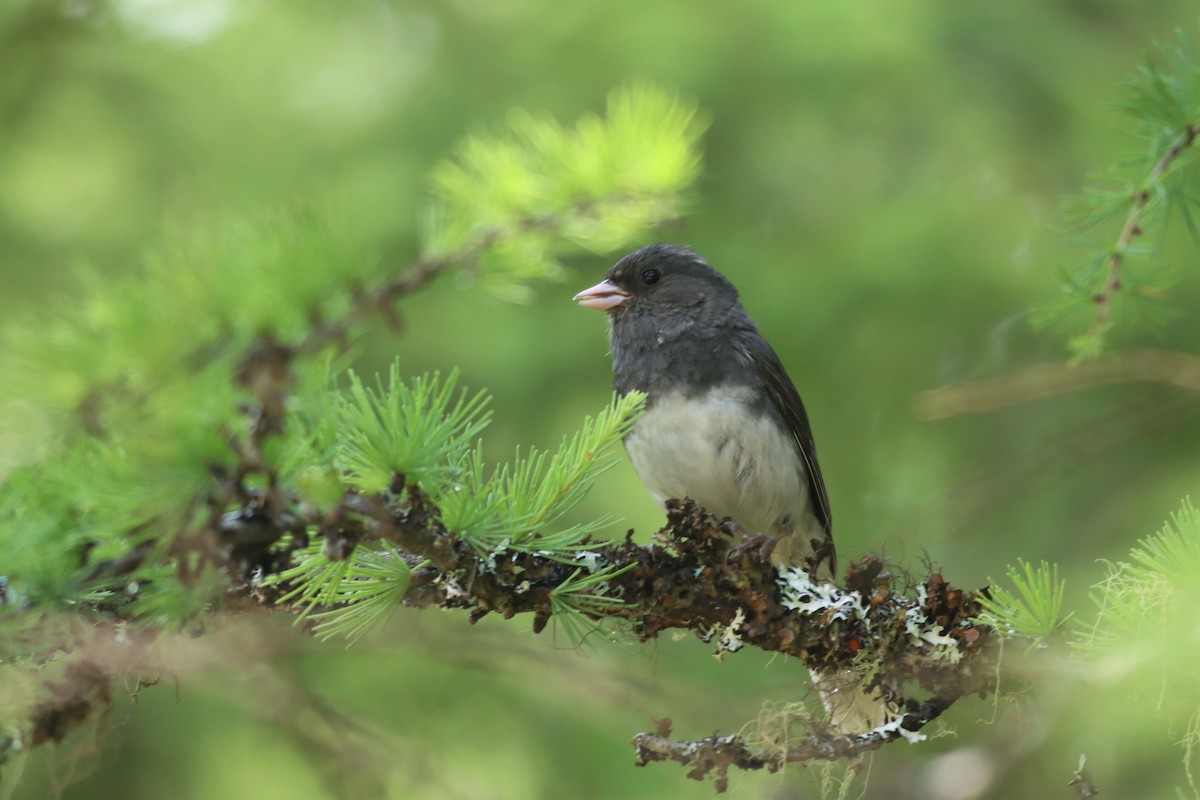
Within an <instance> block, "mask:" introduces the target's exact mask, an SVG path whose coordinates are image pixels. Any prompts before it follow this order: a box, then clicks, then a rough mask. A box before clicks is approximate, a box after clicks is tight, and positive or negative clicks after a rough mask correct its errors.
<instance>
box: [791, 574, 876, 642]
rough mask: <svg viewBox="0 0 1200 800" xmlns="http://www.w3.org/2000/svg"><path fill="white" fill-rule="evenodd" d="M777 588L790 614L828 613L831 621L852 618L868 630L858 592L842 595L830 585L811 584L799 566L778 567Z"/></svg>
mask: <svg viewBox="0 0 1200 800" xmlns="http://www.w3.org/2000/svg"><path fill="white" fill-rule="evenodd" d="M779 587H780V589H782V590H783V607H784V608H786V609H788V610H789V611H799V612H800V613H802V614H816V613H819V612H827V613H829V614H831V619H851V618H855V619H858V620H860V621H862V623H863V624H864V625H865V626H866V627H867V629H868V630H870V627H871V621H870V620H869V619H868V618H867V615H866V612H865V611H864V609H863V598H862V595H861V594H859V593H858V592H843V591H842V590H840V589H838V588H837V587H836V586H834V585H833V584H829V583H814V582H813V580H812V578H810V577H809V576H808V573H807V572H805V571H804V570H802V569H800V568H799V567H780V568H779Z"/></svg>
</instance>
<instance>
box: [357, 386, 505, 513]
mask: <svg viewBox="0 0 1200 800" xmlns="http://www.w3.org/2000/svg"><path fill="white" fill-rule="evenodd" d="M457 380H458V373H457V372H452V373H451V374H450V376H449V377H448V378H446V379H445V380H442V379H441V378H440V377H439V376H437V375H432V376H429V375H427V376H424V377H419V378H417V379H416V380H414V381H413V382H412V385H411V386H409V385H408V384H406V383H405V382H404V381H403V380H401V378H400V367H399V364H397V363H393V364H392V367H391V371H390V372H389V375H388V381H387V383H386V384H384V383H383V382H382V381H380V380H376V385H375V388H374V389H372V388H369V387H367V386H366V385H365V384H364V383H363V381H362V379H361V378H359V377H358V375H357V374H355V373H354V372H351V373H350V389H349V391H348V392H347V394H346V395H345V396H344V398H343V401H342V403H341V407H340V415H339V416H340V419H339V423H338V430H339V431H341V433H342V436H343V440H342V444H341V448H340V450H339V452H338V453H337V457H336V463H337V465H338V466H339V467H340V468H341V469H343V470H345V472H346V483H347V484H349V485H350V486H353V487H355V488H357V489H359V490H361V491H363V492H366V493H370V494H374V493H378V492H382V491H384V490H386V489H387V488H388V486H389V485H390V484H391V482H392V478H393V476H394V475H395V474H397V473H399V474H401V475H403V476H404V477H405V478H406V479H407V480H409V481H412V482H414V483H419V484H422V485H427V488H428V487H431V486H436V485H438V484H441V483H443V482H445V481H447V480H451V479H453V478H454V477H456V476H457V474H458V472H459V470H460V466H459V465H461V464H462V462H463V461H464V458H465V456H466V454H467V452H468V451H469V449H470V447H471V443H472V441H473V440H474V438H475V437H476V436H478V434H479V433H480V431H482V430H483V429H484V428H485V427H486V426H487V424H488V422H489V420H490V418H491V412H490V411H488V410H487V408H486V406H487V403H488V398H487V396H486V395H485V394H484V393H483V392H479V393H477V394H475V395H471V396H468V395H467V394H466V392H465V391H463V392H459V393H458V394H455V392H454V388H455V383H456V382H457Z"/></svg>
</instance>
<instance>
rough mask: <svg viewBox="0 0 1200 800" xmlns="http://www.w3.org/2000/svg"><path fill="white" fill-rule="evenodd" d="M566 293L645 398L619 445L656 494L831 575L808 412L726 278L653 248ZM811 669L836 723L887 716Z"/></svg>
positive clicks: (826, 513)
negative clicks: (603, 320) (729, 523)
mask: <svg viewBox="0 0 1200 800" xmlns="http://www.w3.org/2000/svg"><path fill="white" fill-rule="evenodd" d="M574 300H575V302H576V303H578V304H579V305H580V306H583V307H585V308H590V309H596V310H599V311H604V312H606V314H607V317H608V322H609V344H610V349H611V354H612V381H613V390H614V391H615V392H616V393H617V394H618V395H620V396H624V395H626V394H628V393H629V392H631V391H635V390H636V391H640V392H643V393H645V395H646V401H645V410H644V412H643V414H642V415H641V417H639V418H638V420H637V421H636V422H635V423H634V425H633V427H632V429H631V431H630V432H629V434H628V435H627V436H626V438H625V448H626V451H627V453H628V454H629V458H630V461H632V463H633V467H634V469H635V471H636V472H637V474H638V476H639V477H640V478H641V481H642V483H643V484H644V485H645V487H646V489H647V490H648V491H649V493H650V495H651V496H652V497H653V498H654V500H655V501H656V502H657V503H658V504H659V505H660V506H665V505H666V503H667V501H668V500H683V499H684V498H691V499H692V500H694V501H695V502H696V503H697V504H699V505H700V506H702V507H704V508H705V509H707V510H708V511H709V512H711V513H712V514H713V515H715V516H717V517H728V518H730V519H731V520H733V521H734V522H735V523H737V524H738V525H739V526H740V527H741V528H742V529H743V530H744V531H746V532H747V533H748V534H751V535H762V536H764V537H766V540H767V541H768V543H769V544H768V546H770V544H773V545H774V547H773V550H772V551H771V561H772V562H773V563H774V564H776V565H778V566H782V567H800V568H802V569H805V570H806V571H807V572H808V573H809V576H810V579H811V580H813V581H819V582H823V583H833V578H834V575H835V574H836V569H837V556H836V552H835V549H834V546H833V517H832V514H831V511H830V507H829V496H828V493H827V492H826V489H825V481H824V478H823V477H822V475H821V468H820V466H819V464H818V462H817V451H816V444H815V442H814V440H813V433H812V428H811V426H810V424H809V419H808V414H807V412H806V411H805V408H804V403H803V402H802V401H801V399H800V394H799V392H798V391H797V390H796V386H795V384H794V383H793V382H792V380H791V378H790V377H789V376H788V374H787V371H786V370H785V369H784V367H783V364H782V362H781V361H780V359H779V356H778V355H776V353H775V351H774V350H773V349H772V348H771V346H770V345H769V344H768V343H767V341H766V339H764V338H763V336H762V334H761V333H759V330H758V326H757V325H755V323H754V320H753V319H752V318H751V317H750V314H749V313H748V312H747V311H746V309H745V308H743V306H742V304H741V301H740V299H739V296H738V291H737V289H736V288H735V287H734V285H733V284H732V283H731V282H730V281H729V279H728V278H726V277H725V276H724V275H722V274H721V273H720V272H718V271H717V270H716V269H714V268H713V267H711V266H710V265H709V264H708V262H707V261H705V260H704V259H703V258H701V257H700V256H699V255H697V254H696V253H695V252H694V251H693V250H691V249H689V248H687V247H683V246H680V245H671V244H654V245H650V246H648V247H643V248H641V249H640V250H637V251H635V252H633V253H630V254H629V255H627V256H625V257H624V258H622V259H620V260H619V261H617V262H616V263H615V264H614V265H613V266H612V267H611V268H609V270H608V271H607V272H606V273H605V276H604V280H603V281H601V282H600V283H598V284H596V285H595V286H593V287H591V288H589V289H585V290H584V291H582V292H580V293H579V294H577V295H575V297H574ZM813 679H814V681H815V682H816V684H817V688H818V691H819V693H820V694H821V696H822V699H823V701H824V703H825V706H826V709H827V711H828V712H829V713H830V716H831V722H832V724H833V726H834V727H835V728H836V729H838V730H839V731H841V732H843V733H858V732H864V728H863V726H867V727H866V728H865V730H870V729H871V728H873V727H875V726H877V725H880V724H883V723H884V722H886V721H887V716H888V713H887V709H886V706H885V704H884V703H883V702H882V700H881V698H880V697H879V696H878V694H877V693H873V692H871V691H869V690H867V689H866V688H864V687H863V686H861V682H860V681H859V680H858V679H857V678H856V677H854V676H852V675H850V674H848V673H835V672H830V671H821V672H818V671H814V672H813Z"/></svg>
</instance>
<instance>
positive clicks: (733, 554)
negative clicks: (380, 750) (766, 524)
mask: <svg viewBox="0 0 1200 800" xmlns="http://www.w3.org/2000/svg"><path fill="white" fill-rule="evenodd" d="M395 484H396V486H395V488H397V489H398V490H399V491H398V492H397V494H395V495H390V496H388V497H376V498H365V497H361V496H351V497H350V498H348V499H347V503H346V505H345V507H344V508H343V509H342V511H341V512H340V513H339V514H334V515H328V514H326V515H325V517H324V526H325V527H324V529H323V530H322V535H324V536H326V540H327V542H328V541H338V542H342V543H346V542H351V541H357V540H359V539H360V538H364V537H365V538H370V539H382V540H384V541H387V542H388V543H390V544H392V545H394V546H395V547H397V548H399V550H400V551H402V552H403V553H404V554H406V555H407V556H410V557H411V559H410V560H411V561H412V562H413V563H418V562H424V563H425V565H424V566H418V567H417V568H416V569H415V570H414V571H413V573H412V578H411V583H410V585H409V588H408V590H407V592H406V594H405V595H404V604H405V605H407V606H410V607H416V608H421V607H428V606H435V607H440V608H443V609H461V610H465V611H467V612H468V614H469V619H470V620H471V621H475V620H478V619H480V618H481V617H483V616H485V615H486V614H489V613H499V614H502V615H503V616H505V617H512V616H515V615H517V614H530V615H532V616H533V620H534V622H533V629H534V631H535V632H536V631H541V630H542V629H543V628H544V627H545V625H546V623H547V622H548V621H549V620H550V619H551V617H552V616H553V615H554V613H555V609H554V603H553V601H552V596H553V594H554V593H555V591H556V590H559V589H560V588H561V587H563V586H565V585H566V584H567V583H568V582H569V581H570V580H572V578H573V577H574V576H575V575H577V574H578V573H579V572H580V571H581V570H586V571H588V572H592V573H594V572H597V571H600V570H610V571H612V572H613V574H612V576H611V577H610V578H608V579H607V580H606V581H605V582H604V583H603V584H601V585H599V586H597V587H596V588H595V589H594V590H593V593H592V602H591V603H590V604H589V606H588V610H587V615H588V616H589V617H591V618H592V619H594V620H596V621H603V620H614V621H619V622H620V623H621V624H622V627H623V628H624V629H626V630H628V631H629V632H630V633H631V634H632V635H633V636H635V637H636V638H637V639H638V640H641V641H646V640H649V639H652V638H654V637H655V636H657V635H658V634H659V633H661V632H662V631H666V630H689V631H692V632H693V633H695V634H696V635H697V636H699V637H700V638H702V639H703V640H704V641H708V642H711V643H713V645H714V648H715V650H716V651H717V652H718V653H731V652H736V651H737V650H740V649H742V648H743V647H746V646H752V647H757V648H759V649H762V650H766V651H770V652H777V653H781V654H784V655H787V656H791V657H794V658H796V659H798V660H800V661H802V662H804V663H805V664H807V665H808V666H810V667H817V668H822V669H829V668H831V667H838V668H842V669H854V668H855V666H856V665H861V664H862V663H864V662H866V661H870V663H871V669H870V670H862V673H863V674H864V675H865V674H868V673H869V674H870V676H871V677H870V678H869V679H867V680H869V685H870V686H872V687H874V688H876V689H877V690H878V691H880V692H882V693H883V694H885V695H886V696H888V697H889V698H891V699H892V701H894V703H895V707H897V708H900V709H902V711H903V714H902V716H901V717H899V718H898V719H895V720H892V721H890V722H888V723H887V724H885V725H882V726H880V727H879V728H876V729H875V730H871V731H863V732H862V734H861V735H859V736H856V737H849V736H842V735H836V734H832V733H828V732H823V731H814V732H812V733H810V734H809V735H808V736H806V737H805V738H804V739H802V740H801V741H799V742H794V743H791V744H790V746H789V747H788V748H787V749H786V751H778V752H776V751H771V752H765V751H764V752H757V751H754V750H753V749H752V748H750V747H749V746H748V745H747V744H746V743H745V742H744V741H743V740H741V739H739V738H738V737H730V736H713V737H709V738H708V739H704V740H701V741H698V742H671V741H670V740H669V738H668V735H667V734H666V733H664V732H662V731H659V732H655V733H644V734H639V735H638V736H637V737H635V740H634V746H635V749H636V751H637V754H638V759H639V761H640V762H641V763H646V762H649V761H661V760H673V761H678V762H681V763H684V764H686V765H687V766H689V767H690V768H691V769H690V772H689V775H690V776H691V777H697V778H698V777H703V776H706V775H709V774H710V773H712V775H713V777H714V778H715V780H716V781H717V784H718V786H720V785H721V784H722V783H723V781H724V775H725V773H726V771H727V770H728V768H729V767H730V766H738V767H741V768H744V769H762V768H767V769H772V770H773V769H778V768H779V767H780V766H782V765H783V764H784V763H789V762H801V761H809V760H817V759H824V760H829V759H836V758H852V757H855V756H857V755H859V754H862V753H865V752H867V751H870V750H874V749H877V748H879V747H881V746H883V745H884V744H886V743H887V742H890V741H893V740H895V739H899V738H904V739H907V740H909V741H916V740H919V739H920V738H923V736H922V735H921V734H920V733H919V731H920V730H921V728H922V727H924V726H925V725H926V724H928V723H929V722H930V721H932V720H933V719H935V718H936V717H937V716H939V715H940V714H941V713H942V712H943V711H944V710H945V709H946V708H948V707H949V706H950V705H952V704H953V703H954V702H955V701H956V700H958V699H959V698H961V697H963V696H966V695H970V694H979V693H986V692H988V691H990V689H991V688H992V681H993V679H994V674H995V666H996V658H997V656H998V652H997V650H998V648H997V645H998V638H997V637H996V636H995V634H994V632H993V631H992V630H991V629H989V628H987V627H986V626H982V625H980V624H979V623H978V622H976V621H975V619H974V617H975V615H976V614H977V613H978V610H979V607H978V603H977V602H976V600H975V598H974V596H973V595H971V594H968V593H965V592H963V591H961V590H959V589H956V588H953V587H952V586H950V585H949V584H948V583H947V582H946V581H945V580H944V579H943V578H942V577H941V576H940V575H938V574H932V575H929V576H928V577H927V578H926V579H925V580H924V581H923V582H922V583H921V584H919V585H918V586H916V587H915V589H914V590H913V596H911V597H909V596H904V595H902V594H900V593H898V592H897V591H896V590H895V587H894V586H893V580H894V579H893V577H892V576H891V575H890V574H889V573H888V572H886V571H885V570H884V565H883V564H882V562H880V561H879V560H878V559H875V558H869V557H868V558H863V559H861V560H860V561H858V562H857V563H854V564H852V565H851V566H850V567H849V568H848V569H847V573H846V577H845V581H844V585H843V586H839V587H835V586H831V585H826V584H819V583H813V582H811V581H810V580H809V578H808V575H807V573H806V572H804V571H803V570H799V569H784V570H780V569H778V568H776V567H775V566H774V565H772V564H771V562H770V544H771V542H770V541H769V540H765V539H763V538H762V537H753V538H747V537H745V536H744V534H742V533H741V532H740V531H739V530H738V529H737V528H736V527H735V526H734V525H732V524H731V523H729V522H728V521H720V520H716V519H714V518H713V517H711V516H710V515H708V514H707V513H706V512H704V511H703V510H702V509H700V508H698V507H697V506H696V505H695V504H693V503H691V502H690V501H689V502H685V503H679V504H672V505H671V506H670V508H669V510H668V519H667V524H666V525H665V526H664V527H663V528H662V529H661V530H660V531H658V532H657V533H656V534H655V535H654V537H653V538H654V541H653V542H652V543H650V544H648V545H638V544H634V543H633V541H632V536H629V537H627V538H626V539H625V540H624V541H622V542H616V543H599V542H598V543H597V544H596V546H595V548H594V549H591V550H586V551H583V552H580V553H578V554H577V556H576V557H575V559H574V560H573V561H565V560H563V559H562V558H561V557H554V558H551V557H549V556H548V555H539V554H537V553H536V552H528V551H524V550H523V551H514V550H508V549H499V550H497V551H495V552H492V553H487V554H480V553H478V552H476V551H475V550H474V549H473V548H472V547H471V546H469V545H468V544H467V543H465V542H463V541H461V540H458V539H457V538H456V537H455V535H454V534H453V533H452V532H450V531H447V530H446V529H445V528H444V527H443V526H442V524H441V522H440V520H439V519H438V512H437V509H436V508H435V507H433V506H432V504H431V503H430V502H429V500H428V498H426V497H425V496H424V495H423V493H422V492H421V491H420V489H419V488H418V487H414V486H408V487H403V481H401V480H399V479H398V480H397V481H396V482H395ZM401 487H403V488H401ZM256 508H258V506H256ZM257 513H261V511H259V512H257ZM339 517H341V518H339ZM309 522H310V523H313V524H316V523H317V522H318V521H317V520H310V521H309ZM259 524H260V526H261V525H267V526H269V525H270V524H271V523H270V520H269V519H260V520H259ZM242 525H243V523H242V522H236V524H234V522H233V521H230V525H229V526H227V527H226V528H225V530H224V531H223V535H224V537H225V538H226V540H227V542H228V544H229V546H231V547H237V546H238V544H237V540H238V538H239V537H240V535H241V534H240V532H239V531H240V530H242V529H243V527H242ZM256 541H259V542H261V536H259V537H257V539H256ZM270 549H271V548H266V549H264V550H262V551H261V553H262V555H265V554H266V553H267V551H268V550H270ZM242 552H244V553H245V552H248V551H246V550H245V548H242ZM254 575H255V576H256V578H255V580H252V581H248V582H247V584H246V585H245V587H244V591H245V592H247V593H249V594H253V595H254V596H256V597H258V598H259V599H260V600H261V601H262V602H264V603H267V604H274V603H276V602H277V601H278V598H279V595H272V594H271V592H270V591H269V590H267V591H264V590H263V589H262V587H261V580H259V578H260V577H261V566H260V567H259V568H257V569H256V570H255V571H254Z"/></svg>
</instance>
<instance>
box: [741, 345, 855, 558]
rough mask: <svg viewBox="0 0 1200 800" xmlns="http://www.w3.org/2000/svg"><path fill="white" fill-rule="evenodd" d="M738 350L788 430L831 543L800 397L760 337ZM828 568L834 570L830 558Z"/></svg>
mask: <svg viewBox="0 0 1200 800" xmlns="http://www.w3.org/2000/svg"><path fill="white" fill-rule="evenodd" d="M739 347H740V349H741V351H742V353H743V354H744V355H745V356H746V358H748V359H749V360H750V363H751V364H752V365H753V366H754V368H755V370H756V371H757V372H758V374H759V376H760V377H761V378H762V382H763V385H764V386H765V387H766V389H767V393H768V394H769V395H770V397H771V402H773V403H774V404H775V407H776V408H777V409H779V413H780V414H782V415H783V419H784V420H785V421H786V422H787V426H788V428H789V429H790V430H791V433H792V439H793V440H795V443H796V449H797V450H798V451H799V452H800V458H801V459H802V460H803V461H804V471H805V472H806V473H807V474H808V487H809V497H810V498H811V500H810V502H811V503H812V510H813V515H814V516H816V518H817V521H818V522H820V523H821V527H823V528H824V529H825V534H826V536H827V537H829V538H830V539H832V538H833V515H832V514H831V513H830V511H829V494H828V493H827V492H826V491H825V479H824V478H823V477H821V467H820V465H819V464H817V448H816V445H815V444H814V443H813V435H812V428H811V427H810V426H809V424H808V414H807V413H806V412H805V411H804V403H803V402H801V400H800V393H799V392H797V391H796V386H795V385H794V384H793V383H792V379H791V378H789V377H788V374H787V372H786V371H785V370H784V368H783V364H781V363H780V362H779V356H777V355H775V351H774V350H772V349H771V346H770V345H769V344H767V343H766V341H765V340H764V339H763V338H762V337H761V336H759V335H758V334H751V335H748V336H745V337H743V338H742V339H741V341H740V342H739ZM830 568H831V569H833V568H834V565H833V559H832V555H831V557H830Z"/></svg>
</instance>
